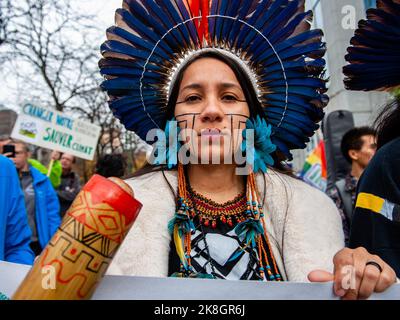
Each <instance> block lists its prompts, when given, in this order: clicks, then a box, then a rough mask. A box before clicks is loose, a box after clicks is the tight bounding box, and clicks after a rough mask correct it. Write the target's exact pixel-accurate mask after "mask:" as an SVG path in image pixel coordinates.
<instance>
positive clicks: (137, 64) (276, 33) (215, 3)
mask: <svg viewBox="0 0 400 320" xmlns="http://www.w3.org/2000/svg"><path fill="white" fill-rule="evenodd" d="M381 1H383V2H382V3H383V4H382V5H381V6H382V8H384V9H381V11H382V12H381V11H379V10H378V12H376V11H370V12H369V16H371V17H372V16H374V17H377V18H376V22H375V23H374V24H366V28H365V30H364V31H363V32H361V33H359V34H357V37H355V39H354V43H355V44H358V43H360V44H364V43H367V44H375V42H378V40H379V39H385V45H384V46H381V47H377V48H374V50H373V51H370V52H368V51H367V52H366V51H365V50H364V49H362V50H359V51H351V52H349V55H350V54H351V55H353V57H354V56H355V57H357V58H358V59H366V61H370V62H371V63H384V62H385V61H386V62H388V60H390V59H391V58H388V59H386V60H385V61H376V60H379V58H378V59H374V60H372V59H371V58H370V57H368V55H370V56H371V52H372V53H373V54H374V55H375V56H377V55H378V56H379V55H383V56H384V53H385V51H384V50H388V49H389V48H390V49H394V48H397V43H396V42H395V41H394V40H395V39H396V38H395V36H393V31H394V30H397V29H396V28H397V25H396V24H395V23H392V24H391V27H390V28H385V26H386V25H387V24H385V23H384V21H385V20H387V19H388V17H389V15H390V14H391V12H393V10H394V9H396V10H397V7H396V6H394V5H393V4H392V2H391V1H393V0H381ZM209 16H210V17H209ZM311 19H312V12H311V11H307V12H304V0H235V1H233V2H232V1H229V0H146V1H137V0H123V4H122V8H120V9H118V10H117V11H116V25H115V26H113V27H111V28H109V29H108V30H107V41H105V42H104V43H103V44H102V46H101V53H102V55H103V58H102V59H101V60H100V61H99V67H100V72H101V74H102V75H103V76H104V78H105V80H104V82H103V83H102V84H101V87H102V89H103V90H105V91H107V92H108V94H109V96H110V101H109V106H110V108H111V110H112V111H113V113H114V114H115V116H116V117H117V118H119V119H120V120H121V121H122V123H123V124H124V125H125V127H126V128H127V129H128V130H133V131H135V132H136V133H137V134H138V135H139V136H140V137H141V138H142V139H144V140H145V139H146V135H147V132H148V131H149V130H150V129H153V128H160V127H164V125H165V123H166V121H167V120H168V119H165V116H166V115H165V112H166V103H167V95H168V93H167V92H166V90H165V88H167V87H168V85H169V84H170V79H171V75H172V73H173V72H174V71H173V69H174V68H175V67H176V66H178V65H179V63H180V59H181V58H182V57H184V56H185V55H186V54H187V53H188V52H190V51H193V50H198V49H200V48H202V47H215V48H220V49H221V50H227V51H230V52H231V53H233V54H236V55H237V56H238V57H239V58H241V59H243V60H244V61H245V63H247V64H248V65H249V67H250V68H251V69H252V70H253V72H254V74H255V78H256V79H257V84H258V86H259V88H260V92H261V97H260V103H261V104H262V106H263V108H264V113H265V119H266V121H267V123H268V125H270V126H271V131H272V136H273V140H272V142H273V143H274V144H275V142H274V141H276V142H277V143H276V146H277V151H276V152H279V153H281V154H284V155H285V156H286V157H287V158H288V159H289V158H291V155H290V150H291V149H292V148H299V147H302V146H304V145H305V143H306V142H307V141H309V137H310V136H311V135H312V133H313V132H314V131H315V130H316V128H318V125H317V123H318V122H319V121H321V119H322V117H323V115H324V112H323V108H324V107H325V106H326V104H327V102H328V98H327V96H326V94H325V92H326V83H325V80H324V79H323V75H324V68H325V64H326V62H325V60H324V59H323V58H322V57H323V56H324V54H325V51H326V48H325V44H324V43H323V42H322V40H321V39H322V32H321V31H320V30H310V25H309V21H310V20H311ZM389 20H390V21H392V20H393V19H392V18H390V19H389ZM373 30H378V31H379V34H378V33H376V32H375V33H376V34H377V36H376V37H371V36H368V37H367V39H368V40H365V39H366V36H367V35H370V33H371V32H373V33H374V31H373ZM392 52H395V51H393V50H391V54H390V55H388V56H390V57H396V54H393V53H392ZM381 60H383V59H381ZM382 68H383V69H382V70H385V72H386V70H387V68H385V67H382ZM350 70H352V72H356V71H360V70H358V68H357V67H354V68H353V67H351V69H350ZM360 72H363V71H362V70H361V71H360ZM387 72H388V73H387V74H390V75H391V74H392V73H389V70H388V71H387ZM378 79H379V78H378ZM379 80H380V79H379ZM257 157H258V158H257V159H259V160H260V161H261V160H262V159H263V156H262V155H257ZM261 162H262V161H261ZM264 165H265V164H262V163H261V164H260V166H261V167H262V168H264Z"/></svg>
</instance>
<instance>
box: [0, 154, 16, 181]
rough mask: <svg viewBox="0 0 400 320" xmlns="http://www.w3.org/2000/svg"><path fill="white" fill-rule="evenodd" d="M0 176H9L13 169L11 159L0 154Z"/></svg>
mask: <svg viewBox="0 0 400 320" xmlns="http://www.w3.org/2000/svg"><path fill="white" fill-rule="evenodd" d="M0 168H1V170H0V176H2V177H10V176H11V175H12V172H13V170H14V171H15V170H16V169H15V166H14V164H13V163H12V161H11V160H10V159H8V158H6V157H4V156H3V155H1V154H0Z"/></svg>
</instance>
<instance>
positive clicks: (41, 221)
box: [11, 141, 61, 255]
mask: <svg viewBox="0 0 400 320" xmlns="http://www.w3.org/2000/svg"><path fill="white" fill-rule="evenodd" d="M12 144H14V145H15V158H11V159H12V160H13V161H14V164H15V166H16V168H17V170H18V173H19V177H20V182H21V187H22V190H23V192H24V197H25V206H26V212H27V216H28V223H29V226H30V228H31V231H32V236H31V243H30V246H31V248H32V250H33V252H34V253H35V255H39V254H40V253H41V251H42V250H43V248H44V247H45V246H46V245H47V243H48V242H49V241H50V239H51V237H52V236H53V234H54V233H55V232H56V231H57V228H58V227H59V225H60V223H61V218H60V204H59V201H58V198H57V193H56V192H55V190H54V188H53V186H52V185H51V182H50V180H49V178H48V177H47V176H45V175H44V174H42V173H40V172H39V171H38V170H37V169H35V168H34V167H32V166H31V165H30V164H29V162H28V159H29V156H30V152H29V148H28V146H27V144H26V143H24V142H22V141H13V142H12Z"/></svg>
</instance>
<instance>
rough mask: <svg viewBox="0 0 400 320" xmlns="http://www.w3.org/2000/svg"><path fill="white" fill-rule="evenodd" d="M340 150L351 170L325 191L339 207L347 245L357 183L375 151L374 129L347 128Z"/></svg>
mask: <svg viewBox="0 0 400 320" xmlns="http://www.w3.org/2000/svg"><path fill="white" fill-rule="evenodd" d="M341 151H342V154H343V156H344V157H345V158H346V160H347V161H348V162H349V163H350V164H351V170H350V172H349V173H348V174H347V175H346V177H345V178H344V179H341V180H339V181H337V182H336V183H335V186H334V187H333V188H332V189H330V190H328V191H327V193H328V195H329V196H330V197H331V198H332V199H333V201H334V202H335V204H336V206H337V208H338V209H339V212H340V215H341V218H342V223H343V231H344V235H345V243H346V246H347V245H348V241H349V233H350V225H351V221H352V216H353V209H354V205H355V199H356V188H357V183H358V180H359V179H360V177H361V175H362V173H363V172H364V170H365V168H366V167H367V166H368V164H369V162H370V161H371V159H372V157H373V156H374V154H375V152H376V136H375V131H374V129H372V128H370V127H358V128H353V129H351V130H349V131H348V132H346V134H345V135H344V136H343V138H342V142H341Z"/></svg>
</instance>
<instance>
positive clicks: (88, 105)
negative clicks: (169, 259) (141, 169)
mask: <svg viewBox="0 0 400 320" xmlns="http://www.w3.org/2000/svg"><path fill="white" fill-rule="evenodd" d="M0 1H1V5H2V7H3V6H4V8H6V9H7V12H8V13H10V12H12V13H13V14H12V15H11V14H7V19H3V13H2V15H1V18H2V27H3V25H4V34H5V35H6V36H4V37H3V36H2V39H3V45H2V46H1V51H0V55H1V56H2V57H3V58H4V59H6V60H7V62H8V63H6V64H5V67H6V68H8V70H7V72H8V73H12V74H13V75H14V76H15V77H16V78H18V79H19V83H21V85H20V87H19V88H18V94H20V95H22V96H24V97H26V98H27V99H29V100H33V101H37V102H39V103H41V104H42V105H44V106H47V107H50V108H55V109H56V110H58V111H63V112H66V113H69V114H71V115H75V116H76V115H78V116H79V117H80V118H83V119H87V120H88V121H90V122H92V123H95V124H97V125H99V126H100V127H101V137H104V136H106V135H107V134H108V135H109V136H110V137H111V139H110V140H109V141H106V143H104V144H101V143H100V144H99V145H98V148H97V154H102V153H105V152H107V153H110V152H115V151H121V150H117V149H118V148H119V149H121V148H122V149H123V150H131V151H130V152H131V154H132V153H136V152H139V151H140V150H143V148H144V146H145V144H143V143H142V142H141V140H140V139H139V138H138V137H137V136H136V135H134V134H133V133H130V132H127V131H126V130H125V129H124V128H123V126H122V125H121V124H120V123H119V121H118V120H117V119H115V118H114V117H113V115H112V113H111V111H110V110H109V108H108V105H107V99H108V98H107V95H106V94H105V93H104V92H102V91H101V89H100V87H99V84H100V82H101V81H102V78H101V76H100V73H99V70H98V65H97V63H98V60H99V57H100V52H99V44H100V43H101V42H102V39H101V38H103V37H104V35H105V34H104V30H102V29H101V30H99V29H97V28H96V22H95V21H96V18H95V17H93V16H90V15H87V14H85V13H82V12H79V11H78V9H76V8H77V7H76V4H77V2H78V0H57V1H55V0H19V1H14V2H12V1H11V0H0ZM4 16H6V15H4ZM11 18H12V19H11ZM3 21H4V23H3ZM2 34H3V33H2ZM118 142H120V143H118ZM133 156H134V154H133Z"/></svg>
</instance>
